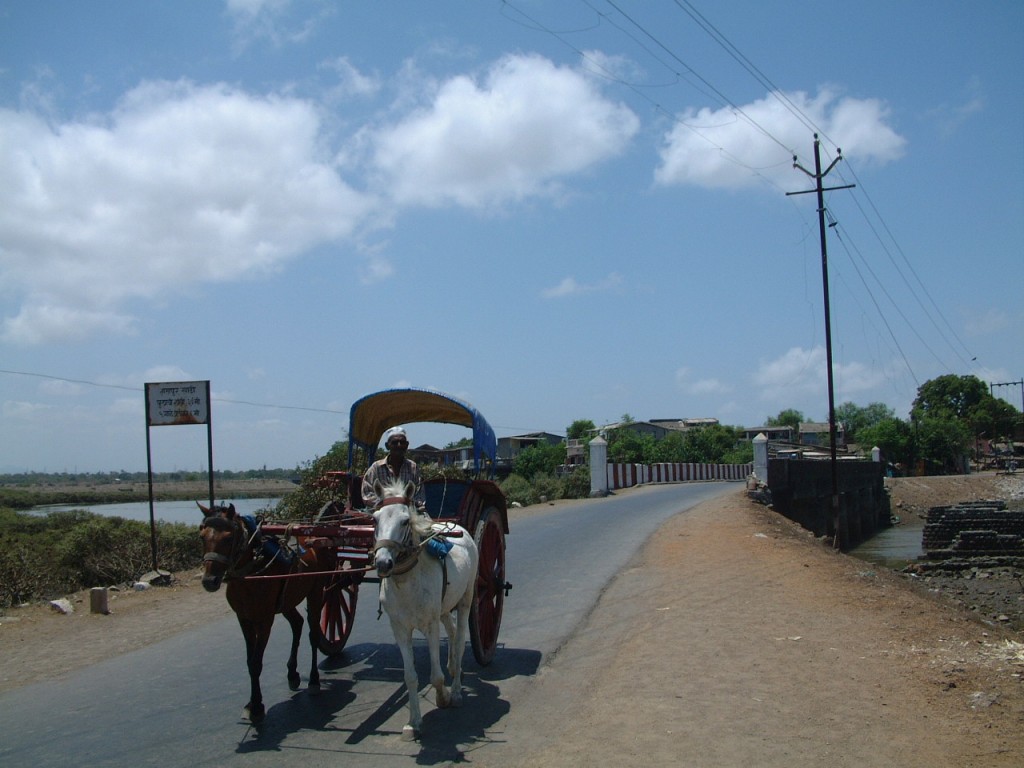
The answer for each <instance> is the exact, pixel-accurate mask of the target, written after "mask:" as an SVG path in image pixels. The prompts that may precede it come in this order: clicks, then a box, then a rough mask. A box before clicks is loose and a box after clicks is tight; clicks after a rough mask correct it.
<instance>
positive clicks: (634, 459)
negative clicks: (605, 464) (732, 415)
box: [608, 424, 754, 464]
mask: <svg viewBox="0 0 1024 768" xmlns="http://www.w3.org/2000/svg"><path fill="white" fill-rule="evenodd" d="M608 460H609V461H612V462H616V463H632V464H656V463H660V462H683V463H691V462H694V463H708V464H747V463H749V462H751V461H753V460H754V448H753V446H752V445H751V443H750V442H749V441H747V440H744V439H743V429H742V428H741V427H729V426H725V425H722V424H712V425H709V426H706V427H696V428H694V429H688V430H686V431H685V432H670V433H669V434H668V435H666V436H665V437H664V438H663V439H661V440H655V438H654V436H653V435H650V434H640V433H637V432H634V431H632V430H628V429H617V430H614V431H613V432H611V434H609V435H608Z"/></svg>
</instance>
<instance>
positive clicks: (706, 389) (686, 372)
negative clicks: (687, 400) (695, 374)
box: [676, 366, 732, 395]
mask: <svg viewBox="0 0 1024 768" xmlns="http://www.w3.org/2000/svg"><path fill="white" fill-rule="evenodd" d="M676 385H677V386H678V387H679V389H680V390H682V391H683V392H685V393H686V394H688V395H713V394H716V393H724V392H728V391H730V390H731V389H732V388H731V387H729V386H728V385H726V384H723V383H722V382H721V381H720V380H719V379H716V378H706V379H699V380H697V381H690V369H689V368H687V367H685V366H683V367H682V368H679V369H677V370H676Z"/></svg>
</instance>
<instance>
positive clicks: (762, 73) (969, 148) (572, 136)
mask: <svg viewBox="0 0 1024 768" xmlns="http://www.w3.org/2000/svg"><path fill="white" fill-rule="evenodd" d="M1022 51H1024V4H1021V3H1019V2H987V1H983V2H979V3H972V4H966V3H961V2H941V1H940V2H932V3H890V2H875V1H874V0H867V1H866V2H863V3H858V4H856V5H855V6H851V5H850V4H849V3H836V2H828V1H825V2H822V1H820V0H819V1H818V2H813V3H812V2H803V1H802V0H789V1H788V2H773V1H772V0H758V1H757V2H753V1H751V2H735V3H727V4H710V3H707V2H697V3H691V2H686V1H685V0H680V2H671V1H670V0H649V1H648V2H642V3H640V2H628V1H627V0H617V1H616V2H607V1H606V0H580V1H576V0H564V2H559V3H550V2H540V1H539V0H515V1H514V2H504V3H503V2H497V1H495V2H491V1H489V0H488V1H485V0H478V1H476V2H469V1H468V0H465V1H463V2H454V1H448V2H444V1H439V2H431V3H423V2H349V3H343V4H342V3H337V4H336V3H332V2H326V1H323V2H318V1H316V0H309V1H307V2H300V1H299V0H228V2H221V3H217V2H212V1H206V0H204V1H203V2H200V1H199V0H192V1H189V0H175V1H174V2H169V1H168V2H150V3H130V4H126V3H121V2H90V3H81V2H71V1H70V0H69V1H67V2H40V3H23V2H11V1H10V0H4V1H3V2H0V177H2V178H3V180H4V181H3V183H2V184H0V369H2V370H3V372H2V373H0V402H2V414H0V436H2V437H0V471H19V470H41V471H54V472H56V471H80V472H81V471H107V470H118V469H128V470H134V469H143V468H145V465H146V453H145V436H146V429H145V422H144V410H143V409H144V401H143V384H144V383H145V382H161V381H192V380H206V379H209V380H210V381H211V382H212V392H213V406H212V411H213V435H214V438H213V440H214V453H215V459H214V465H215V468H220V469H247V468H252V467H259V466H263V465H267V466H271V467H279V466H280V467H291V466H295V465H297V464H299V463H301V462H304V461H307V460H309V459H311V458H313V457H314V456H317V455H322V454H323V453H324V452H325V451H326V450H327V449H328V448H329V447H330V445H331V444H332V443H333V442H334V441H335V440H339V439H344V438H345V429H346V427H347V421H348V416H347V414H348V409H349V406H350V405H351V403H352V402H353V401H355V400H356V399H358V398H359V397H361V396H363V395H365V394H368V393H370V392H373V391H377V390H380V389H386V388H390V387H396V386H417V387H429V388H435V389H440V390H442V391H446V392H450V393H452V394H455V395H457V396H460V397H462V398H464V399H467V400H469V401H470V402H472V403H473V404H475V405H476V406H477V407H478V408H479V409H480V410H481V411H482V412H483V413H484V415H485V416H486V417H487V418H488V420H489V421H490V422H491V424H492V425H493V426H494V428H495V431H496V432H497V434H498V435H499V436H503V435H511V434H519V433H523V432H530V431H538V430H545V431H549V432H555V433H564V430H565V428H566V426H567V425H569V424H570V423H571V422H572V421H574V420H576V419H591V420H593V421H595V422H596V423H599V424H600V423H606V422H611V421H615V420H617V419H619V418H620V417H621V416H622V415H623V414H627V413H628V414H630V415H631V416H632V417H633V418H636V419H651V418H686V417H709V416H710V417H715V418H718V419H719V420H720V421H721V422H723V423H725V424H735V425H741V426H755V425H758V424H762V423H763V422H764V420H765V418H766V417H767V416H770V415H775V414H777V413H778V412H779V411H781V410H783V409H785V408H796V409H798V410H800V411H802V412H803V413H804V414H805V415H806V416H807V417H808V418H810V419H814V420H825V419H826V418H827V415H828V400H827V388H826V384H825V350H824V346H825V338H824V313H823V300H822V279H821V278H822V275H821V253H820V245H819V237H818V223H817V215H816V203H815V199H814V196H813V195H798V196H786V194H785V193H786V192H794V191H799V190H803V189H809V188H811V186H812V185H813V182H812V180H811V179H810V178H808V177H807V176H805V175H804V174H803V173H801V172H800V171H799V170H797V169H794V168H793V155H794V154H796V155H797V156H798V162H799V163H800V164H801V165H802V166H803V167H804V168H807V169H811V170H813V167H814V159H813V134H814V132H818V133H819V134H820V136H821V142H822V143H821V146H822V155H823V164H824V165H826V166H827V165H828V164H829V163H831V162H832V161H833V160H834V159H835V157H836V153H837V147H841V148H842V155H843V160H842V161H841V162H840V163H839V164H838V165H837V166H836V167H835V168H834V169H833V171H832V172H831V173H830V174H829V175H828V177H827V178H826V183H827V184H828V185H831V186H840V185H843V184H856V185H857V186H856V187H855V188H854V189H852V190H842V191H834V192H831V193H828V194H827V196H826V207H827V209H828V212H829V215H830V217H831V218H830V222H835V223H836V225H835V226H834V227H830V228H829V230H828V232H829V235H828V236H829V240H828V254H829V259H828V263H829V271H830V290H831V301H832V336H833V357H834V366H835V380H836V385H835V390H836V403H837V404H839V403H843V402H847V401H852V402H854V403H857V404H859V405H867V404H869V403H873V402H883V403H886V404H887V405H889V406H890V407H892V408H893V409H894V410H895V411H896V413H897V415H899V416H901V417H906V416H907V412H908V409H909V407H910V403H911V401H912V400H913V399H914V397H915V395H916V392H917V388H918V387H919V386H920V385H921V384H923V383H924V382H925V381H927V380H929V379H931V378H934V377H936V376H939V375H942V374H946V373H954V374H974V375H977V376H978V377H980V378H981V379H982V380H984V381H986V382H997V383H1001V382H1008V381H1013V380H1020V379H1021V377H1022V374H1024V368H1022V365H1024V364H1022V358H1024V354H1022V353H1024V341H1022V339H1024V333H1022V331H1024V306H1022V302H1021V289H1022V286H1024V182H1022V179H1024V87H1022V86H1024V54H1022ZM996 394H1001V395H1002V396H1004V397H1006V399H1008V400H1009V401H1010V402H1011V403H1013V404H1014V405H1015V406H1016V407H1018V408H1020V407H1021V399H1020V398H1021V388H1020V387H1003V388H999V389H997V390H996ZM463 434H465V433H464V432H463V431H462V430H459V429H456V428H451V427H421V428H419V429H417V430H414V431H413V433H412V434H411V435H410V437H411V439H412V441H413V443H414V444H418V443H420V442H433V443H435V444H437V443H443V442H447V441H448V440H450V439H455V438H458V437H461V436H463ZM152 438H153V464H154V469H155V470H157V471H167V470H171V469H200V468H205V466H206V440H205V430H203V429H202V428H199V427H175V428H173V429H172V428H161V429H155V430H154V431H153V433H152Z"/></svg>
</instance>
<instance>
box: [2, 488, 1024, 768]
mask: <svg viewBox="0 0 1024 768" xmlns="http://www.w3.org/2000/svg"><path fill="white" fill-rule="evenodd" d="M1022 484H1024V478H1006V477H999V476H994V475H975V476H970V477H965V478H921V479H902V478H901V479H897V480H895V481H893V482H892V489H891V492H892V499H893V507H894V511H896V512H897V514H901V515H908V514H915V513H917V512H919V511H921V512H923V511H924V510H926V509H927V507H928V506H933V505H937V504H942V503H952V502H956V501H966V500H970V499H977V498H1009V497H1011V496H1012V495H1013V494H1019V493H1020V492H1021V491H1022ZM625 493H628V491H627V492H625ZM533 511H535V510H533V509H531V508H528V509H527V510H522V511H517V512H514V513H513V514H530V513H531V512H533ZM513 525H514V518H513ZM1005 591H1007V592H1008V593H1009V592H1010V588H1009V587H1007V589H1006V590H1005ZM1022 596H1024V592H1021V593H1020V594H1018V595H1017V600H1018V601H1020V599H1021V597H1022ZM954 597H955V595H954ZM208 598H209V595H207V594H206V593H204V592H203V591H202V590H201V588H200V587H199V584H198V580H197V579H196V578H195V574H184V575H179V576H178V578H177V580H176V582H175V584H174V585H172V586H170V587H165V588H153V589H150V590H147V591H144V592H121V593H114V594H112V596H111V600H110V607H111V613H110V615H108V616H100V615H91V614H89V613H88V596H87V595H78V596H75V597H74V598H73V599H74V603H75V605H76V611H75V612H74V613H73V614H70V615H66V616H64V615H59V614H56V613H54V612H52V611H51V610H50V609H48V608H45V607H38V606H36V607H31V608H25V609H20V610H16V611H13V612H12V614H11V615H9V616H7V617H3V618H0V690H9V689H12V688H16V687H18V686H20V685H25V684H27V683H30V682H33V681H37V680H41V679H46V678H53V677H59V676H60V675H63V674H66V673H67V672H68V671H71V670H73V669H75V668H78V667H81V666H85V665H88V664H92V663H95V662H96V661H99V660H100V659H102V658H106V657H110V656H114V655H117V654H120V653H123V652H127V651H129V650H132V649H133V648H137V647H141V646H142V645H145V644H147V643H151V642H154V641H156V640H159V639H161V638H163V637H166V636H167V635H168V634H169V633H171V632H179V631H184V630H186V629H188V628H189V627H190V626H194V625H196V624H198V623H201V622H203V621H208V620H212V619H214V618H217V617H221V616H225V615H227V612H228V609H227V606H226V604H225V603H224V602H223V601H219V600H214V601H211V600H209V599H208ZM184 601H187V606H185V607H184V608H183V607H182V606H181V603H182V602H184ZM171 602H173V603H174V610H173V611H169V610H166V607H167V606H168V604H169V603H171ZM183 617H187V619H188V623H187V624H180V623H179V622H180V621H181V620H182V618H183ZM983 618H984V616H981V615H980V614H979V612H978V611H970V610H969V609H968V607H966V606H961V605H958V604H957V603H956V602H955V600H954V599H951V598H950V597H949V596H947V595H946V594H944V593H943V592H942V591H941V590H938V589H935V588H932V587H929V586H928V585H925V584H924V583H922V581H921V580H919V579H914V578H910V577H908V576H907V575H903V574H900V573H896V572H893V571H888V570H885V569H878V568H874V567H871V566H869V564H867V563H865V562H863V561H861V560H858V559H856V558H852V557H850V556H847V555H842V554H839V553H836V552H835V551H833V550H831V549H829V548H827V547H826V546H823V545H822V543H821V542H819V541H817V540H815V539H814V538H813V536H811V535H809V534H808V533H806V532H805V531H803V530H802V529H800V528H799V527H797V526H795V525H793V524H791V523H790V522H789V521H787V520H785V519H784V518H781V517H780V516H778V515H776V514H775V513H773V512H772V511H771V510H769V509H766V508H765V507H762V506H759V505H757V504H754V503H752V502H750V501H749V500H747V498H746V497H745V494H744V493H743V492H742V490H740V489H739V488H737V490H736V492H735V493H729V494H727V495H726V496H724V497H721V498H720V499H718V500H715V501H712V502H708V503H706V504H703V505H701V506H700V507H697V508H695V509H694V510H692V511H691V512H689V513H687V514H685V515H680V516H678V517H677V518H675V519H674V520H672V521H670V522H669V523H668V524H667V525H666V526H664V527H663V528H662V529H661V530H660V531H659V533H658V534H657V535H656V536H655V537H654V538H653V539H652V540H651V542H650V543H649V545H648V546H647V547H646V549H645V550H644V551H643V553H642V554H641V555H640V556H638V557H637V558H636V559H635V560H634V562H633V563H632V564H631V566H630V567H629V568H628V569H627V570H626V571H625V572H624V573H622V574H621V575H620V577H619V578H618V579H616V581H615V582H614V583H613V584H612V585H611V586H610V587H609V588H608V590H606V592H605V594H604V595H603V597H602V599H601V601H600V603H599V605H598V606H597V608H596V609H595V610H594V612H593V613H592V615H591V616H590V618H589V619H588V621H587V623H586V625H585V626H584V627H582V628H581V630H580V631H579V632H578V633H577V634H576V635H575V636H574V637H573V638H572V639H571V640H570V641H569V642H568V643H567V644H566V646H564V647H563V648H562V649H560V651H559V652H558V653H557V654H556V655H555V656H554V657H553V658H552V659H550V660H549V661H548V663H546V664H545V666H544V667H543V668H542V669H541V671H540V672H539V673H538V675H537V677H536V679H535V680H534V681H532V684H531V687H530V693H529V695H528V700H527V701H517V702H515V703H514V706H513V710H512V713H511V714H510V715H509V716H508V718H506V720H507V722H506V723H504V724H501V725H500V726H499V727H502V728H504V731H503V732H502V733H501V734H496V735H495V736H496V738H495V739H494V742H493V743H491V744H488V745H486V746H485V747H484V748H482V749H480V750H479V751H472V752H469V753H468V754H467V758H468V760H469V761H470V762H473V763H475V764H476V765H478V766H494V767H496V768H499V767H503V766H522V767H524V768H525V767H530V768H532V767H533V766H593V765H617V764H622V763H623V762H624V761H629V762H630V763H635V762H639V761H643V762H644V763H645V764H648V765H659V766H660V765H699V766H736V765H743V764H747V765H757V766H764V767H767V768H774V767H776V766H777V767H779V768H781V766H803V765H826V764H827V765H829V766H840V767H842V766H857V768H862V767H870V766H880V767H881V766H893V765H908V766H929V768H943V767H945V766H949V767H950V768H952V767H953V766H956V767H957V768H970V767H977V768H982V767H983V766H984V767H985V768H990V767H995V768H998V767H1000V766H1007V767H1009V766H1014V767H1015V768H1016V767H1017V766H1020V765H1024V642H1022V641H1024V636H1022V634H1021V633H1019V632H1016V631H1014V630H1013V629H1012V628H1011V627H1009V626H1007V625H1006V624H1005V623H999V622H991V623H985V622H984V621H982V620H980V619H983ZM172 622H173V626H172ZM30 638H31V644H30V643H29V639H30ZM41 643H42V647H41V645H40V644H41ZM29 647H31V653H30V652H29Z"/></svg>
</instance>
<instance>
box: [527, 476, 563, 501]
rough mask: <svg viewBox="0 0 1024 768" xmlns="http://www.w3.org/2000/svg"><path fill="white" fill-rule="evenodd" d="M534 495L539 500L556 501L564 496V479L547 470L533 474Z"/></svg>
mask: <svg viewBox="0 0 1024 768" xmlns="http://www.w3.org/2000/svg"><path fill="white" fill-rule="evenodd" d="M533 495H534V498H536V499H537V501H554V500H555V499H560V498H562V481H561V480H559V479H558V478H557V477H552V476H551V475H549V474H547V473H545V472H538V473H537V474H535V475H534V476H533Z"/></svg>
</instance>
